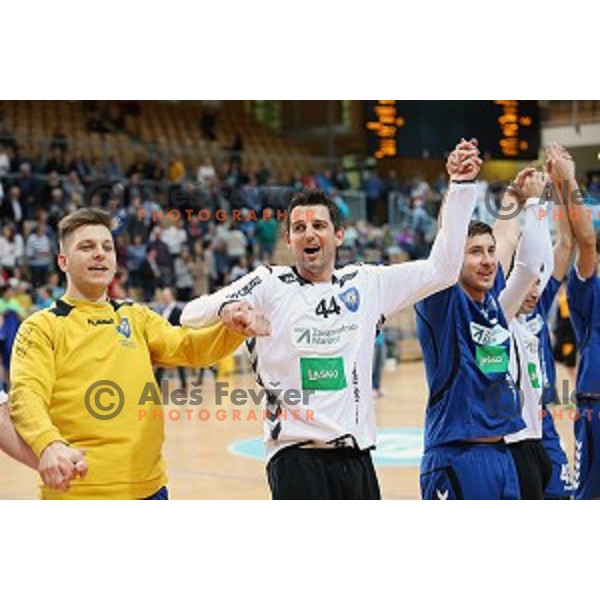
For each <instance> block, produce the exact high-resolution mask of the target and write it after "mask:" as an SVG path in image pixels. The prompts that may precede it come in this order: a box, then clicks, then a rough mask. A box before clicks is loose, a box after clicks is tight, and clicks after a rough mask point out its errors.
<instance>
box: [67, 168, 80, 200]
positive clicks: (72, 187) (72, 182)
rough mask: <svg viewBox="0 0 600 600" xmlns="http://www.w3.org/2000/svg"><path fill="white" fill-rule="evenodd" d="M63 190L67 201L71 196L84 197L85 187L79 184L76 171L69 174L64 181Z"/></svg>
mask: <svg viewBox="0 0 600 600" xmlns="http://www.w3.org/2000/svg"><path fill="white" fill-rule="evenodd" d="M64 190H65V194H66V198H67V199H69V200H70V199H71V198H72V196H73V194H77V195H78V196H81V197H83V196H84V195H85V186H84V185H83V183H81V181H80V179H79V175H78V174H77V171H75V170H72V171H70V172H69V175H68V177H67V181H65V185H64Z"/></svg>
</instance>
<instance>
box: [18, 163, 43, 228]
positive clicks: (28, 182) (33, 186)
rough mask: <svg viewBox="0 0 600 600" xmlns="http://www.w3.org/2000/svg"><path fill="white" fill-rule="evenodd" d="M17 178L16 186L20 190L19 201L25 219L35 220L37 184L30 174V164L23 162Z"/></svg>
mask: <svg viewBox="0 0 600 600" xmlns="http://www.w3.org/2000/svg"><path fill="white" fill-rule="evenodd" d="M18 171H19V177H18V178H17V180H16V184H17V185H18V186H19V189H20V190H21V200H22V202H23V206H24V207H25V218H26V219H35V205H36V196H37V192H38V182H37V179H36V178H35V176H34V175H33V174H32V172H31V164H30V163H28V162H24V163H23V164H21V165H20V167H19V168H18Z"/></svg>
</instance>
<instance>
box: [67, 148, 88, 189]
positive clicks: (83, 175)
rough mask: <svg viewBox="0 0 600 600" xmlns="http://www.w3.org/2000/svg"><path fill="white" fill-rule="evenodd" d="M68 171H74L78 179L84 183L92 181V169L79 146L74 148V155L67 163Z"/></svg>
mask: <svg viewBox="0 0 600 600" xmlns="http://www.w3.org/2000/svg"><path fill="white" fill-rule="evenodd" d="M69 171H75V173H77V177H79V180H80V181H81V182H83V183H84V184H86V185H89V184H90V183H91V182H92V170H91V168H90V165H89V163H88V161H87V160H86V158H85V156H84V154H83V152H82V150H81V148H77V149H76V150H75V156H74V157H73V160H72V161H71V164H70V165H69Z"/></svg>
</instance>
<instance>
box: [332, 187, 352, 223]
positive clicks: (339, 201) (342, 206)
mask: <svg viewBox="0 0 600 600" xmlns="http://www.w3.org/2000/svg"><path fill="white" fill-rule="evenodd" d="M330 198H331V200H332V201H333V202H334V204H335V205H336V206H337V207H338V210H339V211H340V215H341V216H342V219H343V220H344V221H347V220H348V219H349V218H350V207H349V206H348V204H347V203H346V201H345V200H344V198H343V197H342V195H341V194H340V193H339V191H338V190H337V188H331V193H330Z"/></svg>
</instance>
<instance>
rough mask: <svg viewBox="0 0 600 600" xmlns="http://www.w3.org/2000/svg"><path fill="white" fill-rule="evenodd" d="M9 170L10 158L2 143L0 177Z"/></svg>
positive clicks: (0, 145)
mask: <svg viewBox="0 0 600 600" xmlns="http://www.w3.org/2000/svg"><path fill="white" fill-rule="evenodd" d="M9 171H10V158H9V156H8V151H7V150H6V148H5V147H4V145H3V144H0V179H2V178H3V177H4V176H5V175H6V174H7V173H8V172H9Z"/></svg>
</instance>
